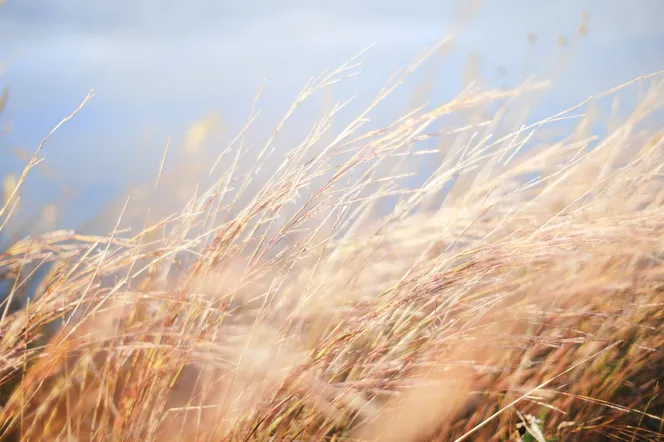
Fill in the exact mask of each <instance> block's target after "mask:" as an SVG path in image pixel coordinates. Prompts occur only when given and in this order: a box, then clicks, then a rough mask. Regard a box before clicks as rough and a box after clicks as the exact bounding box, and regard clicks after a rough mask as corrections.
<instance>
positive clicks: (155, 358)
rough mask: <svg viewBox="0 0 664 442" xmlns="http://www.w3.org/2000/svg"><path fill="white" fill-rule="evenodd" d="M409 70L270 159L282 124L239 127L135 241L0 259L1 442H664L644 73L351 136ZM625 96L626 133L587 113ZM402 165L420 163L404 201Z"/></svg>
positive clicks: (653, 140) (334, 77) (46, 237)
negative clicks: (260, 178)
mask: <svg viewBox="0 0 664 442" xmlns="http://www.w3.org/2000/svg"><path fill="white" fill-rule="evenodd" d="M356 63H357V61H355V60H353V61H351V62H349V63H348V64H345V65H343V66H342V67H341V68H339V69H338V70H336V71H334V72H331V73H328V74H325V75H322V76H321V77H319V78H317V79H314V80H313V81H312V82H311V83H310V84H309V85H307V87H306V88H305V89H304V90H303V92H302V95H301V96H300V97H298V99H297V100H296V101H295V104H294V105H293V108H292V109H291V111H293V112H296V111H297V107H298V106H299V105H301V104H302V102H304V101H306V100H307V99H308V98H309V97H310V96H313V95H315V94H317V93H318V92H319V91H321V90H323V89H325V88H327V87H330V85H332V84H334V83H335V82H336V81H339V80H342V79H343V78H345V77H347V76H349V75H350V74H352V73H354V72H355V71H356V70H357V65H356ZM417 63H418V62H416V63H415V64H417ZM409 72H410V71H409V70H406V71H404V72H403V73H402V75H401V76H396V77H395V78H394V80H393V82H392V83H389V84H388V85H387V86H386V87H385V89H384V90H383V92H381V95H380V96H378V97H377V98H376V100H375V101H374V102H373V103H372V104H371V105H370V106H369V108H368V109H367V110H366V112H363V113H361V114H360V115H358V116H357V118H356V119H354V120H352V121H351V122H350V123H349V124H348V125H346V126H345V127H338V124H333V123H332V122H333V120H334V118H335V116H336V114H337V113H338V112H340V111H341V110H342V109H341V108H342V107H343V105H342V104H339V105H338V106H336V107H334V108H332V109H331V110H330V111H329V113H328V114H326V115H322V116H321V117H320V119H319V120H317V122H316V124H315V125H314V126H313V127H312V128H311V130H310V131H308V132H307V133H308V136H307V137H306V138H304V139H303V140H302V141H300V142H298V143H294V144H293V147H292V149H291V150H290V151H289V152H288V154H287V155H285V156H284V158H283V159H279V161H277V157H276V156H275V155H273V154H272V150H273V142H274V140H275V139H278V137H279V133H280V131H281V128H282V125H286V124H288V119H289V117H290V115H291V113H292V112H291V111H289V114H288V115H287V116H286V117H285V119H284V121H283V123H282V124H280V125H279V127H277V128H276V129H275V132H274V133H273V134H272V135H271V136H270V137H268V138H267V140H266V141H265V144H264V145H263V146H260V148H259V149H257V150H256V151H255V152H254V151H252V150H250V149H248V147H247V146H246V145H245V143H244V142H243V140H244V136H245V132H244V131H242V132H241V133H240V134H239V135H238V138H237V140H236V141H235V142H234V144H232V145H230V146H229V147H228V148H226V149H225V150H223V151H222V152H221V153H220V157H219V161H218V162H214V163H210V164H209V165H208V166H209V170H206V171H205V174H206V175H207V177H208V178H209V179H208V181H209V180H211V183H212V184H211V185H209V186H207V187H202V186H201V187H198V188H197V189H196V191H195V192H194V193H193V194H192V195H191V197H190V198H189V200H188V201H187V202H186V203H185V204H183V205H182V207H181V210H179V211H177V212H175V213H173V214H172V215H170V216H168V217H165V218H163V219H157V220H155V219H153V218H154V217H153V216H151V213H152V211H153V209H154V208H153V207H152V206H151V205H150V204H149V203H148V204H146V207H145V208H144V212H145V217H144V219H145V222H144V223H141V224H142V225H143V228H142V229H138V231H137V230H136V229H134V230H129V229H127V228H126V226H125V224H124V219H123V216H122V215H121V216H120V217H119V218H118V220H117V227H116V229H114V230H113V231H111V232H109V233H108V234H106V235H103V236H86V235H83V234H79V233H77V232H73V231H54V232H51V233H48V234H43V235H38V236H28V237H26V238H22V239H18V240H17V241H15V242H14V243H12V244H10V245H9V247H8V248H7V249H6V250H4V251H2V253H0V279H2V280H4V284H5V285H4V288H5V290H6V292H7V293H6V296H5V298H4V302H3V304H2V309H1V310H0V311H1V312H2V317H1V320H0V358H1V359H0V367H1V372H0V379H1V382H2V407H1V409H0V423H1V425H2V438H4V439H5V440H24V441H28V440H30V441H41V440H54V441H55V440H63V441H64V440H76V441H87V440H112V441H115V440H118V441H119V440H125V441H169V440H188V441H194V440H196V441H213V440H229V441H250V440H261V441H263V440H265V441H267V440H274V441H290V440H293V441H299V440H329V441H363V440H366V441H368V440H380V441H420V440H457V441H460V440H482V441H498V440H519V439H521V440H529V441H554V440H612V439H615V440H621V441H645V440H664V420H663V419H664V395H662V393H661V391H660V388H661V387H660V384H661V382H662V381H664V353H663V348H664V347H663V346H664V334H662V330H661V328H662V321H663V319H664V308H663V307H664V296H662V293H663V291H664V266H663V264H662V257H663V255H662V253H663V251H664V205H663V204H662V203H663V198H664V187H663V186H662V167H663V166H664V161H663V160H664V149H663V147H664V132H662V127H661V125H658V122H661V119H660V120H658V118H657V117H658V115H661V114H657V112H658V111H660V107H661V106H662V104H664V80H663V78H662V75H661V74H659V73H657V74H652V75H649V76H645V77H643V78H640V79H635V80H634V82H630V83H629V84H625V85H620V86H618V87H617V88H615V89H614V90H611V91H607V92H606V93H605V94H602V95H600V96H596V97H591V98H590V99H588V100H587V101H586V102H583V103H580V104H579V105H578V106H575V107H573V108H571V109H567V110H562V109H561V112H559V113H556V114H555V115H552V116H551V117H550V118H547V119H545V120H542V121H537V122H528V121H527V117H526V115H527V113H523V112H522V111H524V110H527V109H528V106H527V103H528V100H527V97H528V94H529V93H531V92H533V91H538V90H540V89H541V88H543V87H546V85H545V84H542V83H537V82H534V81H527V82H526V83H524V84H523V85H522V86H520V87H518V88H516V89H513V90H482V89H480V88H476V87H473V86H472V85H471V86H470V87H468V88H467V89H466V90H464V91H462V93H460V94H459V95H458V96H457V97H456V98H455V99H453V100H452V101H450V102H448V103H433V104H431V105H427V106H423V107H419V108H415V109H413V110H412V111H410V112H409V113H408V114H406V115H403V116H401V117H399V118H397V119H395V120H394V121H393V122H392V123H391V124H388V125H386V126H385V127H382V128H378V129H374V128H368V125H367V124H368V119H369V118H370V113H371V111H372V110H373V109H374V108H375V107H377V106H380V104H381V102H382V101H383V99H384V98H385V96H387V95H389V94H390V93H391V92H392V90H393V89H394V88H396V87H398V85H399V84H400V83H401V82H402V81H407V74H408V73H409ZM636 87H639V88H640V89H641V94H640V99H639V102H638V104H637V105H636V106H635V107H634V109H631V110H630V113H629V115H627V116H624V117H621V116H620V115H618V114H617V113H615V112H614V113H612V114H609V115H602V114H601V113H599V114H598V113H597V112H595V111H593V110H592V107H593V106H594V105H595V103H597V102H599V101H600V100H605V101H606V100H609V101H610V100H611V99H612V97H613V96H614V95H616V94H619V93H634V95H636V92H634V91H633V89H634V88H636ZM524 97H525V98H524ZM88 98H90V97H88ZM86 101H87V99H86ZM257 101H258V98H257ZM524 103H526V104H524ZM616 103H617V101H616ZM84 104H85V102H84V103H83V104H82V106H81V108H79V109H78V110H77V112H79V111H80V112H85V109H84ZM517 107H518V109H517ZM616 109H617V106H614V110H616ZM489 110H491V114H488V111H489ZM75 113H76V112H74V114H75ZM521 113H523V115H522V116H521V117H515V115H521ZM252 118H253V115H252V116H251V117H250V118H249V121H251V120H252ZM510 118H511V119H510ZM505 121H509V124H506V123H505ZM65 123H66V124H76V118H75V115H74V118H72V121H65ZM561 123H564V124H563V125H562V126H560V127H563V128H564V132H563V133H562V134H561V135H560V136H556V137H549V138H551V139H548V138H547V136H545V134H546V131H547V130H549V129H550V127H558V126H556V125H560V124H561ZM63 124H64V123H63ZM506 127H509V129H508V130H505V128H506ZM598 128H601V129H598ZM248 130H251V126H250V125H248ZM501 130H502V132H504V133H502V132H500V131H501ZM490 135H491V136H490ZM41 149H42V148H41V147H40V149H39V150H37V152H36V153H35V155H34V157H33V158H32V159H31V160H30V161H29V162H28V166H27V167H26V169H25V171H24V173H23V174H22V175H17V176H15V177H13V178H11V179H7V180H5V187H4V200H3V201H2V204H1V205H0V206H1V209H0V229H3V228H4V227H5V225H6V223H7V222H8V220H9V219H10V218H11V217H12V214H13V212H14V211H15V210H16V209H15V208H16V207H18V204H19V196H20V193H21V192H20V191H21V186H22V183H23V182H24V181H25V178H26V176H29V174H30V173H31V172H32V171H33V169H35V167H36V166H37V165H38V164H39V161H40V157H41V155H42V150H41ZM43 149H48V140H45V145H44V146H43ZM244 155H253V157H252V158H253V159H254V160H253V161H252V162H251V164H252V167H251V168H250V169H248V170H241V168H240V167H239V166H238V165H239V164H240V160H241V158H244ZM168 158H169V152H168V148H167V149H166V150H165V152H164V156H163V158H162V159H161V166H162V169H163V167H164V164H166V163H167V161H168ZM413 158H416V159H417V158H428V160H427V161H430V162H431V164H435V167H433V169H432V172H431V173H430V175H429V176H428V177H426V180H425V181H424V183H423V184H422V185H421V186H419V187H417V188H409V187H408V186H405V185H404V180H406V178H408V176H409V175H410V174H413V173H416V172H414V170H413V167H411V166H412V165H410V164H411V163H409V161H410V160H412V159H413ZM155 161H156V162H157V161H159V159H155ZM259 169H260V170H266V169H268V170H269V171H270V175H269V178H267V179H266V180H264V182H261V183H259V184H260V185H258V186H257V185H255V184H256V183H253V182H252V180H253V179H255V177H256V176H257V174H258V171H259ZM162 178H163V177H162V174H161V173H160V175H159V177H158V178H157V179H156V181H155V182H154V188H155V189H159V188H160V186H162V185H164V182H163V180H162ZM0 232H2V230H0ZM29 294H30V295H31V296H30V297H28V295H29ZM14 305H21V307H20V308H14V307H13V306H14Z"/></svg>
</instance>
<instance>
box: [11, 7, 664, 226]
mask: <svg viewBox="0 0 664 442" xmlns="http://www.w3.org/2000/svg"><path fill="white" fill-rule="evenodd" d="M460 4H461V5H464V7H465V8H466V9H468V8H469V7H471V6H479V8H478V9H477V13H476V14H475V15H473V16H472V17H471V16H470V15H469V14H468V13H467V11H466V10H464V9H460V6H459V5H460ZM469 5H470V6H469ZM584 13H589V15H586V16H585V18H586V21H587V28H588V33H587V35H586V36H585V37H583V38H578V28H579V26H580V25H581V23H582V20H583V18H582V17H583V14H584ZM468 17H470V18H469V19H468V20H464V19H465V18H468ZM663 20H664V2H662V1H661V0H632V1H624V0H559V1H555V2H535V1H527V0H485V1H484V2H483V4H481V3H480V2H477V1H475V2H473V1H465V2H455V1H446V0H439V1H434V0H423V1H414V2H405V1H394V0H363V1H354V0H336V1H334V2H316V1H311V0H309V1H299V0H291V1H281V0H256V1H241V2H238V1H235V2H231V1H223V0H188V1H183V0H180V1H175V0H115V1H110V0H98V1H89V0H59V1H52V0H5V2H4V5H3V6H2V7H0V42H1V43H0V61H1V62H2V63H3V64H2V67H3V71H2V76H0V87H5V86H6V87H9V88H10V95H9V101H8V104H7V106H6V108H5V111H4V112H3V115H2V116H1V117H0V131H1V132H0V177H2V176H4V175H5V174H6V173H8V172H20V170H21V169H22V167H23V165H24V164H25V163H24V160H22V159H21V158H18V157H17V156H16V155H15V154H14V153H13V152H14V150H13V149H15V148H23V149H26V150H27V151H30V152H32V151H34V149H35V148H36V147H37V146H38V144H39V142H40V140H41V139H42V137H43V136H44V135H46V134H47V133H48V132H49V131H50V130H51V128H52V127H53V126H54V125H55V124H57V123H58V122H59V121H60V120H61V119H62V118H63V117H65V116H66V115H68V114H69V113H70V112H71V111H72V110H73V109H74V108H76V106H77V105H78V103H80V101H81V100H82V99H83V98H84V97H85V96H86V94H87V93H88V91H89V90H90V89H94V90H95V94H96V95H95V97H94V98H93V100H92V101H91V102H90V103H89V104H88V105H87V106H86V108H85V109H84V110H83V111H82V112H81V113H80V114H79V115H77V117H76V118H75V119H74V120H72V121H71V122H69V123H68V124H67V125H66V126H64V127H63V128H62V129H61V130H60V131H59V132H57V133H56V134H55V135H54V136H53V137H52V138H51V139H50V140H49V143H48V144H47V146H46V148H45V150H44V156H45V157H46V163H45V164H46V165H48V167H49V168H50V170H51V171H53V173H55V174H57V176H58V177H59V178H58V179H59V180H60V182H61V183H64V185H65V186H66V187H69V188H73V189H77V190H80V191H81V193H80V195H79V197H78V199H77V200H76V201H72V202H71V204H70V206H69V209H68V210H66V211H64V212H63V213H62V215H61V216H60V217H58V227H67V228H69V227H76V226H80V225H85V223H86V221H87V220H89V219H91V218H94V217H95V216H96V214H98V213H100V212H102V211H103V209H104V207H106V206H107V205H108V204H109V202H111V201H113V200H114V198H116V197H118V196H119V195H121V194H122V192H123V191H124V190H125V189H126V187H127V186H128V185H132V184H134V183H137V182H140V181H141V180H144V179H145V178H146V177H147V178H150V177H152V175H153V174H154V172H155V171H156V168H157V167H158V163H159V160H160V155H161V151H162V150H163V147H164V144H165V140H166V139H167V137H169V136H172V137H173V140H174V147H173V148H174V149H175V150H177V149H179V148H181V144H182V143H181V141H182V140H183V136H184V134H185V133H186V130H187V127H188V126H189V125H190V124H191V123H192V122H194V121H197V120H198V119H200V118H202V117H204V116H206V115H208V114H210V113H211V112H217V113H218V114H219V117H220V119H221V121H222V124H223V126H224V128H225V130H226V133H227V134H234V133H235V132H237V131H238V130H239V129H240V128H241V127H242V125H243V124H244V122H245V121H246V119H247V116H248V114H249V111H250V108H251V105H252V101H253V98H254V96H255V94H256V92H257V90H258V89H259V87H260V85H261V84H262V83H263V82H264V83H265V87H264V93H263V96H262V100H261V103H262V106H261V107H262V109H263V113H262V115H261V121H260V122H258V123H257V127H258V128H259V130H264V131H267V130H268V128H271V127H273V126H274V124H275V123H276V122H277V121H278V119H279V118H280V117H281V116H282V115H283V114H284V113H285V111H286V110H287V109H288V107H289V106H290V103H291V102H292V100H293V99H294V98H295V96H296V95H297V93H298V92H299V90H300V89H301V88H302V87H303V86H304V84H305V83H306V82H307V80H308V79H309V78H311V77H312V76H315V75H317V74H319V73H320V72H321V71H323V70H324V69H334V68H335V67H337V66H339V65H340V64H341V63H343V62H344V61H345V60H347V59H348V58H350V57H352V56H353V55H355V54H356V53H358V52H360V51H361V50H363V49H364V48H366V47H367V46H369V45H371V44H374V46H372V48H371V49H370V50H369V51H368V52H367V53H365V54H364V55H363V56H362V59H363V60H364V67H363V72H362V74H361V75H360V76H358V77H355V78H353V79H351V80H349V81H348V82H347V83H345V84H344V85H341V86H339V87H338V88H335V91H334V94H335V99H341V98H342V97H345V96H349V95H351V94H357V95H358V99H357V100H358V106H360V105H361V104H362V103H367V102H368V101H370V99H371V98H372V96H373V95H375V93H376V92H377V91H378V90H379V88H380V87H381V86H382V85H383V84H384V83H385V81H386V80H387V79H388V78H389V76H390V75H391V74H392V73H393V72H394V71H395V70H396V69H398V68H400V67H405V66H406V65H407V64H408V62H409V61H410V60H412V59H413V58H414V57H415V56H416V55H417V54H418V53H419V52H421V50H422V49H424V48H425V47H427V46H430V45H432V44H435V43H436V42H437V41H439V40H440V39H441V38H442V37H444V36H446V35H448V34H449V33H450V32H453V31H456V32H457V39H456V43H455V45H454V48H453V50H452V52H451V53H450V54H449V56H448V57H447V58H446V59H445V60H443V61H442V62H441V63H440V64H439V65H437V66H436V71H435V79H436V87H435V88H434V89H433V90H432V91H431V95H432V97H429V99H430V100H433V101H440V100H445V99H449V98H451V97H452V96H454V95H455V94H456V93H458V92H459V90H460V89H461V87H462V86H463V78H462V73H463V70H464V67H465V66H466V63H467V60H468V58H469V57H470V56H471V55H472V56H474V57H476V58H477V59H478V60H480V68H479V69H480V71H481V75H482V78H483V79H484V80H485V81H486V83H487V85H488V86H492V87H501V86H505V85H515V84H518V83H519V82H520V81H522V80H523V78H524V77H525V75H526V74H528V73H530V72H531V71H536V72H538V74H539V75H542V76H543V77H544V78H547V76H556V75H555V74H556V69H558V68H559V67H560V66H564V71H563V72H562V74H560V75H559V76H556V80H557V83H556V85H555V89H554V91H553V92H552V93H551V94H550V96H549V97H548V98H547V99H546V100H544V101H543V103H542V105H541V108H540V109H538V112H542V113H546V114H549V113H554V112H557V111H559V110H562V109H563V108H565V107H566V106H570V105H572V104H574V103H575V102H578V101H581V100H583V99H584V98H586V97H587V96H589V95H591V94H595V93H599V92H601V91H603V90H605V89H608V88H610V87H611V86H613V85H616V84H619V83H621V82H624V81H627V80H630V79H631V78H634V77H636V76H639V75H642V74H647V73H650V72H654V71H657V70H661V69H664V26H661V23H662V22H663ZM531 34H534V35H535V36H536V42H535V43H533V42H531V41H529V40H528V37H529V35H531ZM560 36H565V37H566V38H567V39H568V41H569V44H568V45H567V47H561V45H559V44H558V42H559V38H560ZM473 54H475V55H473ZM402 101H403V102H398V101H397V102H395V103H397V105H398V106H401V105H405V103H406V102H407V100H406V99H405V98H404V99H403V100H402ZM398 106H397V107H398ZM388 113H389V111H388V110H387V111H385V118H389V116H388V115H387V114H388ZM381 115H382V114H380V113H379V114H378V118H380V117H381ZM391 116H392V117H396V116H397V115H391ZM302 118H303V119H306V115H304V116H303V117H302ZM285 144H287V143H285ZM223 147H224V146H212V148H213V149H214V148H217V149H223ZM284 148H286V147H284ZM176 166H177V165H176ZM58 189H59V188H58V186H56V185H54V184H53V180H50V179H47V178H45V177H43V176H39V175H38V174H36V176H34V177H31V178H30V179H29V181H28V182H27V183H26V186H25V188H24V195H23V198H24V200H25V201H26V203H25V211H24V213H27V214H29V213H32V212H34V211H35V210H37V209H38V208H39V207H41V206H42V205H44V204H47V203H49V202H51V201H53V200H57V199H58V198H59V190H58ZM31 211H32V212H31Z"/></svg>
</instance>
